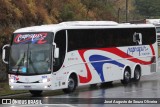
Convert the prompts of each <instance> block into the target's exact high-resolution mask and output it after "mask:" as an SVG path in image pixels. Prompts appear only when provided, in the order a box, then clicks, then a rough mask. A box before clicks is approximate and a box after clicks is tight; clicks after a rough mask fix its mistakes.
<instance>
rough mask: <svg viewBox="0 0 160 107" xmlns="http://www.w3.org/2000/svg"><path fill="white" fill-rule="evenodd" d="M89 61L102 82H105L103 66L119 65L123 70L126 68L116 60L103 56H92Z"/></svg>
mask: <svg viewBox="0 0 160 107" xmlns="http://www.w3.org/2000/svg"><path fill="white" fill-rule="evenodd" d="M102 60H105V61H102ZM107 60H110V61H107ZM89 61H90V62H92V63H91V64H92V66H93V67H94V68H95V70H96V71H97V73H98V74H99V76H100V78H101V81H102V82H104V81H105V80H104V74H103V65H104V64H105V63H110V64H114V65H117V66H119V67H121V68H123V67H124V64H122V63H119V62H117V61H115V60H112V59H110V58H108V57H105V56H102V55H92V56H90V57H89ZM94 61H102V62H94Z"/></svg>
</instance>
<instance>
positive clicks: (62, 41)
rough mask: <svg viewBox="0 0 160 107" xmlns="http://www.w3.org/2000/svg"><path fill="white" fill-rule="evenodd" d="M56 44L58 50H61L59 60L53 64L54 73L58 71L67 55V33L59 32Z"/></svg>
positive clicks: (56, 36)
mask: <svg viewBox="0 0 160 107" xmlns="http://www.w3.org/2000/svg"><path fill="white" fill-rule="evenodd" d="M54 42H55V43H56V45H57V48H59V58H57V59H55V62H54V64H53V71H54V72H55V71H58V70H59V69H60V68H61V66H62V64H63V62H64V58H65V53H66V33H65V30H61V31H58V32H57V33H56V35H55V40H54Z"/></svg>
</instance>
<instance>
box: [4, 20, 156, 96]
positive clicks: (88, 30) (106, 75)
mask: <svg viewBox="0 0 160 107" xmlns="http://www.w3.org/2000/svg"><path fill="white" fill-rule="evenodd" d="M7 53H9V54H7ZM2 59H3V61H4V62H5V63H6V64H8V78H9V86H10V89H11V90H29V91H30V93H31V94H33V95H39V94H41V93H42V91H43V90H57V89H62V90H63V91H64V92H65V93H71V92H73V91H75V89H76V87H77V86H82V85H91V84H98V83H107V82H111V81H115V80H121V82H122V83H123V84H128V83H130V81H131V79H133V80H134V81H136V82H138V81H139V80H140V78H141V76H143V75H150V74H152V73H154V72H156V71H157V63H156V62H157V40H156V30H155V27H154V25H151V24H137V25H136V24H118V23H116V22H112V21H71V22H62V23H59V24H53V25H41V26H33V27H26V28H21V29H18V30H16V31H15V32H14V33H13V35H12V39H11V43H10V44H8V45H5V46H4V47H3V56H2Z"/></svg>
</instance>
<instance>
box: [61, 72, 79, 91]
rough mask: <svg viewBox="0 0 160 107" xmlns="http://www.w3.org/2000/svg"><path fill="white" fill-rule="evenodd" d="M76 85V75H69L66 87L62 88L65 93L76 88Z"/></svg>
mask: <svg viewBox="0 0 160 107" xmlns="http://www.w3.org/2000/svg"><path fill="white" fill-rule="evenodd" d="M76 87H77V81H76V76H74V75H71V76H70V77H69V79H68V88H66V89H63V92H64V93H67V94H68V93H71V92H74V91H75V90H76Z"/></svg>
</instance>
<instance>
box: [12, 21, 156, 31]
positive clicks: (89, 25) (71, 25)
mask: <svg viewBox="0 0 160 107" xmlns="http://www.w3.org/2000/svg"><path fill="white" fill-rule="evenodd" d="M141 27H143V28H145V27H154V25H153V24H125V23H124V24H123V23H122V24H118V23H117V22H114V21H68V22H62V23H59V24H48V25H40V26H31V27H25V28H20V29H17V30H16V31H15V32H14V33H23V32H56V31H58V30H61V29H96V28H141Z"/></svg>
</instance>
